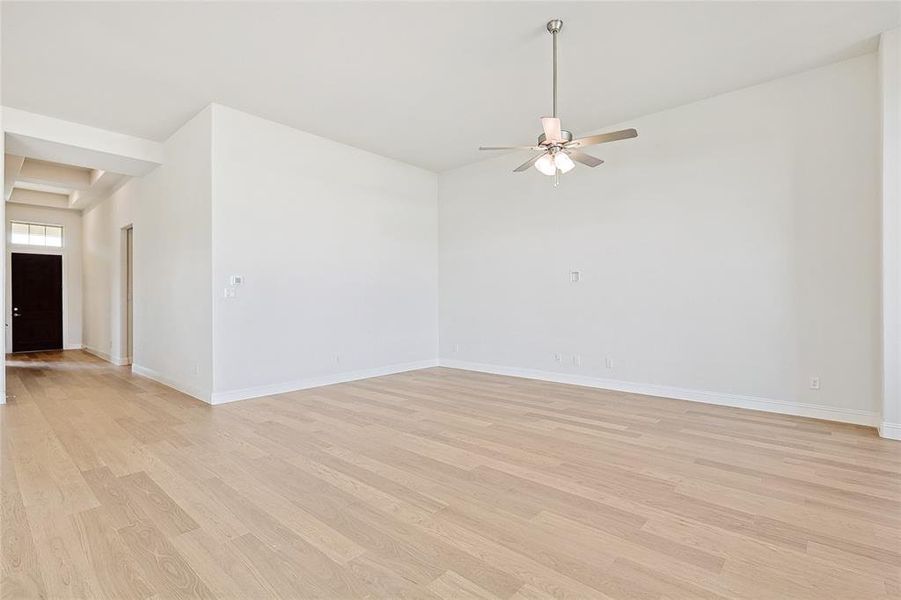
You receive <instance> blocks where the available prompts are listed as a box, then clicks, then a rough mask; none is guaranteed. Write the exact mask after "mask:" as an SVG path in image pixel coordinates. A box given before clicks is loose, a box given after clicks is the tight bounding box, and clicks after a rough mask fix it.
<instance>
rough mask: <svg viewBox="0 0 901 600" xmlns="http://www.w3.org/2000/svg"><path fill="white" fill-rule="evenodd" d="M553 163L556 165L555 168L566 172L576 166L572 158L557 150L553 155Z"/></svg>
mask: <svg viewBox="0 0 901 600" xmlns="http://www.w3.org/2000/svg"><path fill="white" fill-rule="evenodd" d="M554 164H555V165H557V168H558V169H560V172H561V173H567V172H569V171H571V170H572V168H573V167H575V166H576V163H574V162H573V159H571V158H570V157H569V156H568V155H567V154H565V153H563V152H558V153H557V154H555V155H554Z"/></svg>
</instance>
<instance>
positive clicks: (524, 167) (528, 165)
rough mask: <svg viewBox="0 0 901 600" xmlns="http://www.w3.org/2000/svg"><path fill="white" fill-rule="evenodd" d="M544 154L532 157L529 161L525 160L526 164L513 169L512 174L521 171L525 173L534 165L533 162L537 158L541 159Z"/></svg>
mask: <svg viewBox="0 0 901 600" xmlns="http://www.w3.org/2000/svg"><path fill="white" fill-rule="evenodd" d="M545 154H546V153H545V152H542V153H541V154H539V155H538V156H533V157H532V158H530V159H529V160H527V161H526V162H524V163H522V164H521V165H519V166H518V167H516V168H515V169H513V172H514V173H521V172H523V171H527V170H528V169H529V167H531V166H532V165H534V164H535V161H537V160H538V159H539V158H541V157H542V156H544V155H545Z"/></svg>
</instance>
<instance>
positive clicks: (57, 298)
mask: <svg viewBox="0 0 901 600" xmlns="http://www.w3.org/2000/svg"><path fill="white" fill-rule="evenodd" d="M12 304H13V306H12V308H13V310H12V315H13V317H12V328H13V352H31V351H34V350H59V349H62V347H63V257H62V256H58V255H55V254H23V253H17V252H14V253H13V255H12Z"/></svg>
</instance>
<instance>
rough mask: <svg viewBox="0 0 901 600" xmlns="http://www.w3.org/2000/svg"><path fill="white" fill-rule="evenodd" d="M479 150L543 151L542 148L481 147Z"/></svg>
mask: <svg viewBox="0 0 901 600" xmlns="http://www.w3.org/2000/svg"><path fill="white" fill-rule="evenodd" d="M479 150H543V148H542V147H541V146H479Z"/></svg>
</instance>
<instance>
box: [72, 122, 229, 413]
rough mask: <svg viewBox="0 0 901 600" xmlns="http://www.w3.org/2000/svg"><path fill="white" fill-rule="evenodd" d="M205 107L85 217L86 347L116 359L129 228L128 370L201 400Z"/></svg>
mask: <svg viewBox="0 0 901 600" xmlns="http://www.w3.org/2000/svg"><path fill="white" fill-rule="evenodd" d="M211 122H212V111H211V109H210V108H207V109H205V110H204V111H202V112H201V113H200V114H198V115H197V116H195V117H194V118H193V119H191V120H190V121H188V123H186V124H185V125H184V126H182V127H181V129H179V130H178V131H177V132H176V133H175V134H173V136H172V137H171V138H169V140H167V141H166V142H165V144H164V156H163V165H162V166H160V167H158V168H157V169H156V170H154V171H152V172H151V173H149V174H148V175H145V176H144V177H141V178H136V179H132V180H130V181H129V182H128V183H126V184H125V185H124V186H122V187H121V188H119V189H118V190H117V191H115V192H114V193H113V194H112V195H111V196H110V197H109V198H108V199H106V200H104V201H102V202H101V203H99V204H97V205H96V206H94V207H93V208H92V209H91V210H89V211H87V212H86V213H85V215H84V236H85V247H84V248H85V249H84V273H85V281H84V288H85V301H84V302H85V323H84V326H85V345H86V346H88V347H89V348H91V349H93V350H95V351H97V352H98V353H99V354H101V355H104V354H106V355H108V356H109V358H110V359H112V360H113V361H114V362H119V361H121V360H122V358H123V357H124V356H125V354H126V351H125V339H124V313H123V310H124V303H123V301H124V300H123V299H124V278H125V272H124V231H123V229H124V228H125V227H127V226H129V225H133V226H134V270H135V272H134V338H135V339H134V364H133V368H134V370H135V371H136V372H139V373H141V374H144V375H147V376H150V377H153V378H156V379H158V380H160V381H162V382H164V383H166V384H168V385H171V386H172V387H175V388H177V389H180V390H182V391H184V392H186V393H189V394H191V395H193V396H195V397H198V398H201V399H203V400H207V401H208V400H209V396H210V390H211V387H212V358H211V354H212V352H211V344H212V305H211V302H210V297H211V291H210V281H211V276H210V269H211V265H212V260H211V241H210V224H211V213H210V202H211V196H210V172H211V171H210V168H211V167H210V143H211Z"/></svg>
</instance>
